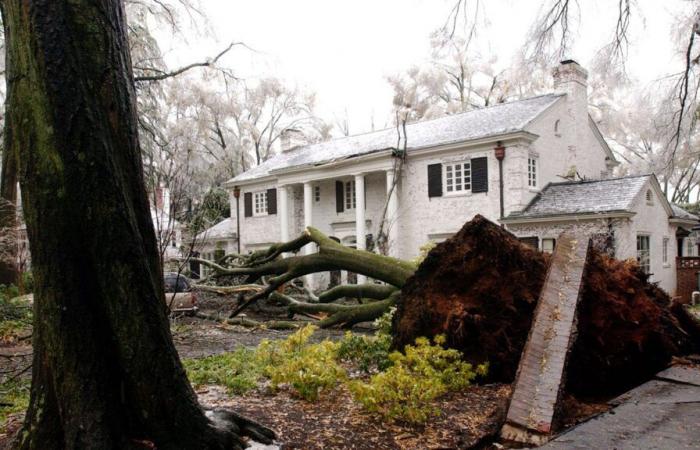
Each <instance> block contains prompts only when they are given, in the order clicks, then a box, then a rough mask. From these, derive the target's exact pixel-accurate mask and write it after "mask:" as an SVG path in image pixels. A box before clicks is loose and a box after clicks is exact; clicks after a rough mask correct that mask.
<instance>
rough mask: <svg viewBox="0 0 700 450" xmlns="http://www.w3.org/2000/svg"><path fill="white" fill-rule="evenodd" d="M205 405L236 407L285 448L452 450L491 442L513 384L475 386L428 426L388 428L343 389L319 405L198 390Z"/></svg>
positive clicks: (453, 398)
mask: <svg viewBox="0 0 700 450" xmlns="http://www.w3.org/2000/svg"><path fill="white" fill-rule="evenodd" d="M198 394H199V398H200V401H201V402H202V403H203V404H207V405H211V406H217V407H225V408H231V409H235V410H236V411H237V412H240V413H242V414H244V415H246V416H248V417H250V418H253V419H255V420H257V421H259V422H260V423H262V424H264V425H267V426H268V427H270V428H272V429H273V430H275V431H276V432H277V433H278V440H279V442H280V448H281V449H290V450H291V449H309V450H311V449H319V450H320V449H329V448H335V449H357V450H374V449H376V450H384V449H411V450H412V449H453V448H473V447H475V446H477V445H479V444H481V443H483V442H485V441H487V440H489V439H490V438H491V437H492V436H493V435H495V433H497V432H498V430H499V429H500V424H501V423H502V421H503V420H504V418H505V413H506V407H507V402H508V397H509V396H510V386H509V385H502V384H493V385H487V386H472V387H470V388H468V389H467V390H465V391H464V392H460V393H458V394H454V395H450V396H447V397H445V398H443V399H442V400H441V401H440V402H439V408H440V409H441V410H442V411H443V413H442V414H441V415H440V416H439V417H437V418H435V419H432V420H430V421H429V422H428V423H426V424H425V425H424V426H411V425H406V424H384V423H382V422H381V420H379V418H378V417H375V416H373V415H371V414H368V413H367V412H365V411H363V410H362V409H361V407H360V406H358V405H357V404H356V403H354V402H353V401H352V399H351V398H350V394H349V393H348V392H347V391H346V390H345V389H343V388H339V389H336V390H334V391H332V392H330V393H328V394H326V395H325V396H323V397H321V399H320V400H319V401H317V402H315V403H308V402H305V401H303V400H299V399H296V398H294V397H291V396H290V395H289V394H287V393H285V392H280V393H277V394H276V395H275V396H271V395H267V394H265V393H264V392H255V393H252V394H248V395H245V396H236V397H228V396H227V395H226V394H225V392H224V391H223V390H222V388H220V387H217V386H209V387H206V388H203V389H201V390H199V391H198Z"/></svg>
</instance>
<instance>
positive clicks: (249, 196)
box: [243, 192, 253, 217]
mask: <svg viewBox="0 0 700 450" xmlns="http://www.w3.org/2000/svg"><path fill="white" fill-rule="evenodd" d="M243 216H244V217H252V216H253V193H252V192H246V193H245V194H243Z"/></svg>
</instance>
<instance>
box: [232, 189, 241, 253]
mask: <svg viewBox="0 0 700 450" xmlns="http://www.w3.org/2000/svg"><path fill="white" fill-rule="evenodd" d="M233 196H234V197H236V242H237V246H238V254H239V255H240V254H241V208H240V205H239V202H240V199H241V188H240V187H238V186H235V187H234V188H233Z"/></svg>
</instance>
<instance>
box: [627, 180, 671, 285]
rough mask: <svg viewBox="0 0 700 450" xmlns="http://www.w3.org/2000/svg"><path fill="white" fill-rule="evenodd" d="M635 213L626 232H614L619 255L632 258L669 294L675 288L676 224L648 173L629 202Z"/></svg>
mask: <svg viewBox="0 0 700 450" xmlns="http://www.w3.org/2000/svg"><path fill="white" fill-rule="evenodd" d="M630 210H631V211H633V212H634V213H635V214H634V216H633V217H632V219H631V223H630V230H629V233H625V234H622V233H620V235H619V236H617V238H616V239H617V242H618V244H617V254H616V256H617V257H618V258H619V259H628V258H633V259H636V260H638V261H639V263H640V265H641V266H642V268H643V269H644V270H645V271H646V272H647V273H649V274H651V275H650V279H651V281H654V282H658V283H659V286H661V287H662V288H663V289H664V290H666V292H668V293H669V294H671V295H673V294H674V292H675V289H676V265H675V261H676V256H677V249H678V245H677V242H676V230H677V228H678V226H677V225H675V224H673V223H672V222H671V221H670V219H671V216H672V214H673V213H672V210H671V208H670V205H669V203H668V201H666V199H665V198H664V196H663V193H662V192H661V189H660V188H659V187H658V183H657V182H656V181H655V179H654V178H653V177H649V178H648V181H647V183H646V184H645V185H644V187H643V188H642V189H641V190H640V191H639V193H638V194H637V195H636V197H635V198H634V200H633V201H632V203H631V206H630Z"/></svg>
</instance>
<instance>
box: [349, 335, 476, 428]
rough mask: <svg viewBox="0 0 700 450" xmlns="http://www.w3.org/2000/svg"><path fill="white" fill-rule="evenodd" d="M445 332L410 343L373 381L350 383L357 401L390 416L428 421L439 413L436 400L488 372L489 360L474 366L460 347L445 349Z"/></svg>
mask: <svg viewBox="0 0 700 450" xmlns="http://www.w3.org/2000/svg"><path fill="white" fill-rule="evenodd" d="M444 343H445V338H444V336H437V337H436V338H435V339H434V344H431V343H430V341H429V340H428V339H426V338H418V339H416V343H415V345H408V346H406V348H405V354H402V353H400V352H393V353H391V355H389V360H390V361H391V363H392V365H391V367H389V368H388V369H387V370H385V371H384V372H380V373H378V374H376V375H374V376H372V378H371V379H370V381H369V383H364V382H362V381H354V382H351V383H350V384H349V387H350V391H351V392H352V394H353V397H354V398H355V400H356V401H358V402H360V403H361V404H362V405H363V406H364V408H365V409H367V410H368V411H370V412H377V413H379V414H381V415H382V416H383V417H384V418H385V419H388V420H402V421H405V422H410V423H416V424H419V423H424V422H425V421H427V420H428V419H429V418H430V417H431V416H434V415H437V414H439V409H437V408H436V407H435V405H434V400H435V399H437V398H438V397H440V396H442V395H444V394H446V393H448V392H451V391H458V390H461V389H464V388H465V387H467V386H469V384H470V383H471V381H472V380H474V378H475V377H476V376H477V375H485V374H486V372H487V370H488V365H487V364H482V365H480V366H478V367H477V368H476V370H473V368H472V366H471V364H468V363H466V362H464V361H462V359H461V357H462V355H461V353H460V352H459V351H457V350H452V349H445V348H443V347H442V345H443V344H444Z"/></svg>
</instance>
